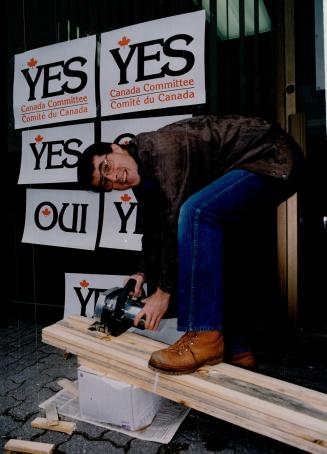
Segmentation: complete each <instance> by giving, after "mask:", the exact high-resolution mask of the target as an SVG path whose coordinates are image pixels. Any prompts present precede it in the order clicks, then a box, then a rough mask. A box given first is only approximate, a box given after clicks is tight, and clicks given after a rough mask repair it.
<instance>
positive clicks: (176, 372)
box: [148, 358, 223, 375]
mask: <svg viewBox="0 0 327 454" xmlns="http://www.w3.org/2000/svg"><path fill="white" fill-rule="evenodd" d="M222 361H223V358H217V359H213V360H211V361H206V362H205V363H204V364H201V365H200V366H198V367H195V368H193V369H187V370H169V369H160V368H159V367H155V366H152V365H151V364H149V363H148V367H149V369H151V370H153V372H157V373H158V372H159V373H162V374H166V375H186V374H192V373H193V372H196V371H197V370H198V369H200V367H203V366H207V365H208V366H214V365H215V364H219V363H221V362H222Z"/></svg>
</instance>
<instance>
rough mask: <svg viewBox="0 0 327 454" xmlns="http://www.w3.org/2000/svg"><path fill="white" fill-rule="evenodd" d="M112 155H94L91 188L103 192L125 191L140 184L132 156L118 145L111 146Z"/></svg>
mask: <svg viewBox="0 0 327 454" xmlns="http://www.w3.org/2000/svg"><path fill="white" fill-rule="evenodd" d="M111 148H112V153H108V154H107V155H95V156H94V158H93V165H94V171H93V174H92V186H95V187H101V188H102V189H103V190H105V191H111V190H112V189H117V190H118V191H125V190H126V189H129V188H131V187H133V186H136V185H138V184H139V183H140V181H141V178H140V175H139V173H138V168H137V164H136V162H135V160H134V159H133V158H132V156H131V155H130V154H129V153H128V152H127V151H126V150H124V149H123V148H121V147H120V146H119V145H116V144H112V145H111Z"/></svg>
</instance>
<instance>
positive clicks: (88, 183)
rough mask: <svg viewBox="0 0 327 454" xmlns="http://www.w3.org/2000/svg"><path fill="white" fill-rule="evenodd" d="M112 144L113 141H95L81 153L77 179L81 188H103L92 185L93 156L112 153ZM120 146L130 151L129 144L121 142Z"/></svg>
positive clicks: (95, 189) (96, 189) (94, 189)
mask: <svg viewBox="0 0 327 454" xmlns="http://www.w3.org/2000/svg"><path fill="white" fill-rule="evenodd" d="M111 145H112V143H111V142H97V143H93V144H92V145H90V146H89V147H87V148H86V149H85V150H84V152H83V153H82V154H81V155H80V157H79V159H78V163H77V180H78V183H79V186H80V188H81V189H84V190H88V191H89V190H92V191H97V192H100V191H101V188H98V187H96V186H92V174H93V171H94V164H93V158H94V156H95V155H99V156H101V155H106V154H109V153H112V148H111ZM119 146H120V147H121V148H124V149H127V151H128V145H124V144H119Z"/></svg>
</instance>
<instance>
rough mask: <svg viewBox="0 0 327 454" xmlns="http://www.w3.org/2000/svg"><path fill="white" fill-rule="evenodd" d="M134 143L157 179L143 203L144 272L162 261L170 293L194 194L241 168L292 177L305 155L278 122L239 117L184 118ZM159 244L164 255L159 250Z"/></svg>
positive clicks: (164, 283) (161, 270)
mask: <svg viewBox="0 0 327 454" xmlns="http://www.w3.org/2000/svg"><path fill="white" fill-rule="evenodd" d="M131 145H132V146H133V145H135V146H136V147H137V150H138V159H139V162H140V167H141V168H142V167H143V170H142V171H143V172H144V173H145V175H147V176H146V177H145V179H147V180H149V181H150V182H151V183H152V186H151V184H150V188H152V189H150V194H149V193H148V195H146V196H145V200H144V201H143V207H142V208H143V209H142V213H143V214H142V217H143V221H144V235H143V257H142V260H141V264H140V269H139V271H143V272H145V273H146V274H147V273H148V270H149V269H152V267H153V266H154V263H155V262H157V265H158V273H159V280H158V285H159V287H160V288H161V289H162V290H165V291H167V292H172V291H173V289H174V287H175V279H176V270H177V238H176V233H177V222H178V214H179V209H180V207H181V205H182V203H183V202H184V201H185V200H186V199H187V198H188V197H189V196H190V195H191V194H193V193H195V192H196V191H198V190H200V189H201V188H203V187H205V186H206V185H208V184H209V183H211V182H212V181H214V180H215V179H217V178H219V177H220V176H222V175H223V174H225V173H226V172H228V171H229V170H231V169H235V168H244V169H248V170H250V171H253V172H257V173H259V174H262V175H267V176H269V177H273V178H277V179H279V180H281V181H284V182H285V181H289V180H290V176H291V174H292V170H293V167H294V156H295V155H296V156H299V159H300V160H301V159H302V153H301V151H300V150H299V147H298V146H297V145H296V143H295V142H294V141H293V140H292V138H291V137H290V136H288V135H287V133H286V132H284V131H283V130H282V129H281V128H280V127H279V126H278V125H272V124H269V123H268V122H267V121H265V120H263V119H261V118H247V117H242V116H237V115H230V116H223V117H216V116H199V117H194V118H190V119H186V120H182V121H179V122H176V123H172V124H170V125H168V126H165V127H163V128H161V129H158V130H156V131H152V132H146V133H141V134H138V135H137V136H136V137H135V138H133V139H132V141H131ZM283 184H284V183H283ZM148 187H149V185H148ZM154 188H156V190H155V189H154ZM148 192H149V191H148ZM141 203H142V202H141ZM140 205H141V204H140ZM156 209H158V211H157V213H156ZM158 246H159V256H158V254H157V255H155V254H154V250H155V249H157V251H158Z"/></svg>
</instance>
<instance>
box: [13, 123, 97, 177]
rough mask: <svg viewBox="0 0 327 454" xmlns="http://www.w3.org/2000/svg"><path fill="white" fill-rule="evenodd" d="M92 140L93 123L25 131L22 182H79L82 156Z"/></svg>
mask: <svg viewBox="0 0 327 454" xmlns="http://www.w3.org/2000/svg"><path fill="white" fill-rule="evenodd" d="M92 143H94V125H93V123H86V124H75V125H70V126H61V127H58V128H45V129H32V130H27V131H23V132H22V153H21V164H20V174H19V179H18V184H34V183H63V182H75V181H77V163H78V157H79V156H80V155H81V154H82V153H83V151H84V150H85V148H87V147H88V146H89V145H91V144H92Z"/></svg>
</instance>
